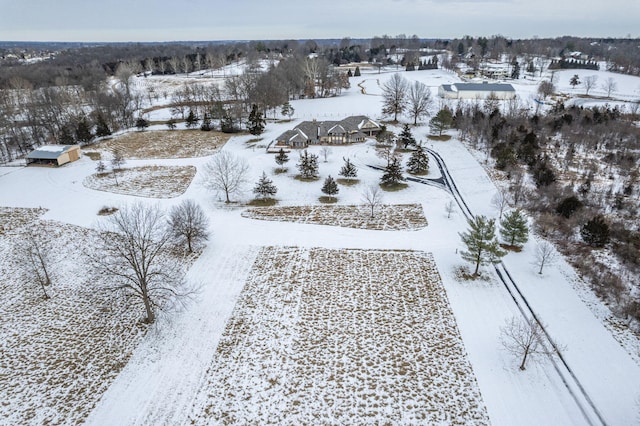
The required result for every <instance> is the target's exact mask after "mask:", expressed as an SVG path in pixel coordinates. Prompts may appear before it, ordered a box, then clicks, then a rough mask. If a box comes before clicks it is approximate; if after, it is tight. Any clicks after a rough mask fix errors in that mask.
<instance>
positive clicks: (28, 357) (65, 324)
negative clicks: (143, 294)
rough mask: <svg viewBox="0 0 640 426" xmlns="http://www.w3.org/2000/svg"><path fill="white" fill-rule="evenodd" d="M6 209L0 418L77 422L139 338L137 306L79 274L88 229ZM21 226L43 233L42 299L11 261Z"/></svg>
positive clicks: (0, 268) (0, 242)
mask: <svg viewBox="0 0 640 426" xmlns="http://www.w3.org/2000/svg"><path fill="white" fill-rule="evenodd" d="M8 210H9V209H2V211H1V212H0V215H1V216H2V218H3V224H5V225H6V224H9V225H10V226H9V227H6V228H5V232H4V233H0V276H2V283H1V284H0V285H1V286H2V298H1V299H0V318H2V338H1V339H0V401H2V404H0V423H1V424H14V425H18V424H78V423H80V422H82V421H83V419H84V418H85V417H86V416H87V415H88V414H89V412H91V410H92V409H93V407H94V405H95V404H96V403H97V401H98V400H99V399H100V397H101V396H102V393H103V392H104V391H105V390H106V389H107V388H108V387H109V385H110V384H111V382H112V381H113V380H114V378H115V377H116V375H117V374H118V372H119V371H120V370H121V369H122V368H123V367H124V366H125V365H126V363H127V362H128V360H129V358H130V356H131V355H132V353H133V350H134V349H135V347H136V346H137V345H138V343H139V342H140V340H141V338H142V337H143V335H144V333H145V327H143V326H142V325H140V324H139V323H138V320H139V319H140V317H141V312H140V311H138V310H137V309H129V308H128V307H127V306H125V305H124V304H123V303H121V302H120V299H116V298H114V293H112V292H107V291H105V290H101V288H104V286H105V283H104V282H103V279H102V278H100V277H95V276H92V274H89V273H87V265H86V262H84V261H83V259H85V257H84V253H87V252H88V251H90V250H92V248H91V247H92V244H91V233H92V232H93V231H90V230H88V229H86V228H80V227H77V226H73V225H68V224H63V223H58V222H48V221H41V220H36V219H35V217H36V216H37V215H38V214H40V213H41V211H39V210H38V209H14V212H12V213H10V212H8ZM9 216H11V217H12V218H13V219H12V220H11V221H10V222H7V221H5V220H4V219H5V218H6V217H9ZM8 228H11V230H7V229H8ZM27 228H31V229H36V230H37V231H38V234H39V235H42V236H45V235H46V239H47V240H48V241H47V243H46V247H47V249H48V253H49V256H50V257H51V263H50V272H51V274H52V284H51V285H49V286H48V288H47V292H48V294H49V296H50V299H45V298H44V297H43V293H42V290H41V289H40V287H38V285H37V284H36V283H32V282H30V281H29V280H27V279H25V276H24V275H23V274H22V273H21V270H22V268H21V267H20V266H18V259H17V256H16V253H15V252H14V248H15V246H16V245H17V244H19V241H22V240H23V238H24V232H25V231H26V230H27Z"/></svg>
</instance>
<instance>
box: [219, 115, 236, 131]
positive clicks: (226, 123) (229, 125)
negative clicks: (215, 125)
mask: <svg viewBox="0 0 640 426" xmlns="http://www.w3.org/2000/svg"><path fill="white" fill-rule="evenodd" d="M220 130H222V132H223V133H235V132H236V130H237V129H236V126H235V124H234V123H233V118H231V116H230V115H229V114H228V113H225V115H224V117H222V120H221V121H220Z"/></svg>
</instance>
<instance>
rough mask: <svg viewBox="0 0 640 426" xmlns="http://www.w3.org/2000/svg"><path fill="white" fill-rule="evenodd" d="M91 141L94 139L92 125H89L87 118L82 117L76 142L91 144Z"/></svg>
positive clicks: (77, 129)
mask: <svg viewBox="0 0 640 426" xmlns="http://www.w3.org/2000/svg"><path fill="white" fill-rule="evenodd" d="M91 139H93V134H92V133H91V125H89V122H88V121H87V118H86V117H82V119H81V120H80V121H79V122H78V126H77V127H76V140H78V141H80V142H91Z"/></svg>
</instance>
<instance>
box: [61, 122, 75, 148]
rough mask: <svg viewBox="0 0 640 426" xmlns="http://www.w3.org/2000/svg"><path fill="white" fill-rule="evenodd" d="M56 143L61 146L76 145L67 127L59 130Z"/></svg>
mask: <svg viewBox="0 0 640 426" xmlns="http://www.w3.org/2000/svg"><path fill="white" fill-rule="evenodd" d="M58 143H60V144H62V145H73V144H74V143H76V140H75V139H74V137H73V133H72V132H71V129H70V128H69V126H62V129H60V134H59V135H58Z"/></svg>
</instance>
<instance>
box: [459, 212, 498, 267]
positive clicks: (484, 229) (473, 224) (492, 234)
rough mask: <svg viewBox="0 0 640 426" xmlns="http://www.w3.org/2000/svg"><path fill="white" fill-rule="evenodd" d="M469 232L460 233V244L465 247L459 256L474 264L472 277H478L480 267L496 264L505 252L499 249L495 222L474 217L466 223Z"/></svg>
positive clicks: (481, 217)
mask: <svg viewBox="0 0 640 426" xmlns="http://www.w3.org/2000/svg"><path fill="white" fill-rule="evenodd" d="M467 223H468V224H469V228H470V229H469V230H468V231H467V232H463V233H460V237H461V238H462V242H463V243H464V245H465V246H466V247H467V249H466V250H463V251H462V252H461V253H460V254H461V256H462V258H463V259H464V260H466V261H467V262H471V263H473V264H475V267H476V269H475V271H474V272H473V274H474V275H476V276H477V275H478V269H479V268H480V265H485V264H487V263H498V262H500V258H501V257H503V256H504V255H505V254H506V252H505V251H504V250H502V249H501V248H500V244H499V243H498V240H497V239H496V222H495V220H494V219H487V218H486V217H485V216H476V217H475V218H474V219H469V220H468V221H467Z"/></svg>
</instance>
